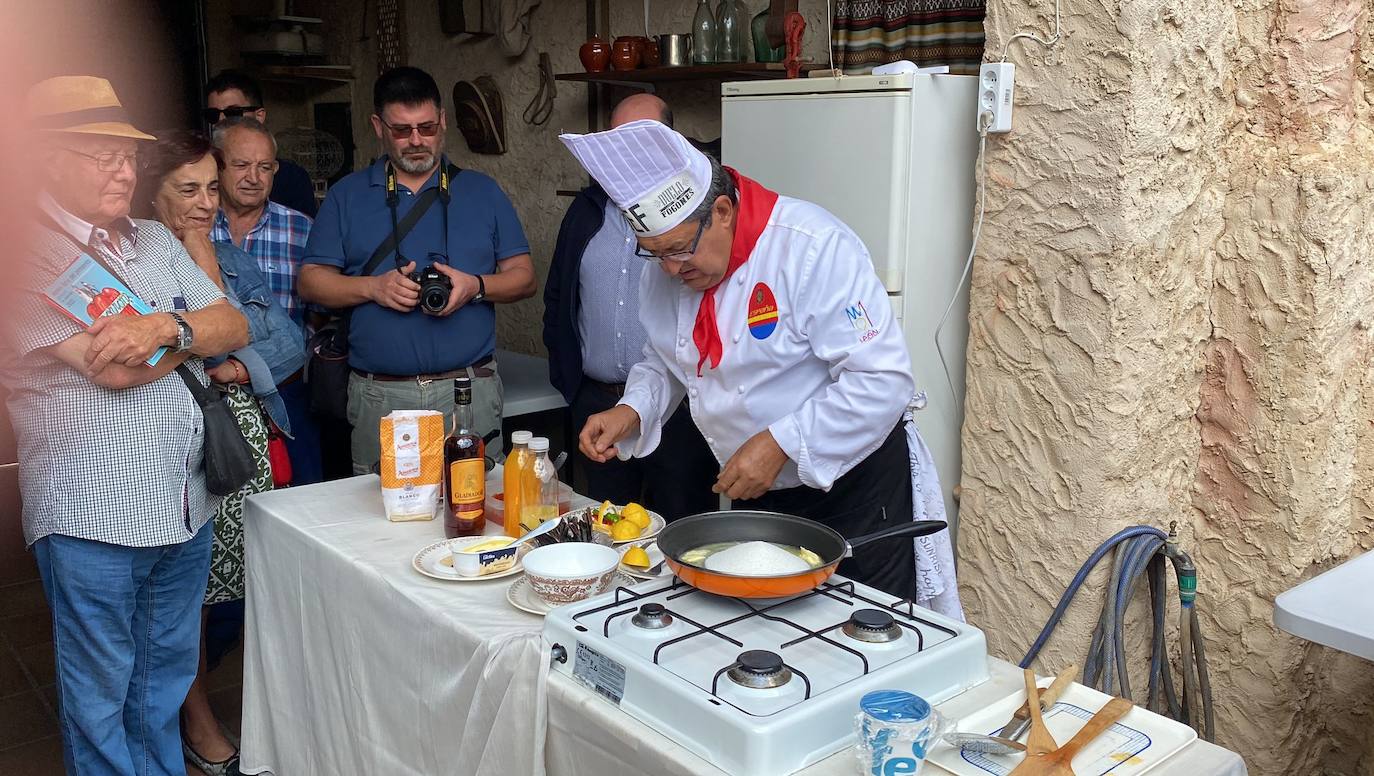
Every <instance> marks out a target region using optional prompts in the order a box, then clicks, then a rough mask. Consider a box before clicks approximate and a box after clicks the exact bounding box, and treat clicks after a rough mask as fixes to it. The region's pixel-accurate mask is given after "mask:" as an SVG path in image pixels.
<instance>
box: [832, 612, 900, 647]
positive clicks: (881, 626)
mask: <svg viewBox="0 0 1374 776" xmlns="http://www.w3.org/2000/svg"><path fill="white" fill-rule="evenodd" d="M841 630H842V631H844V635H846V636H848V637H850V638H852V639H855V640H857V641H867V642H869V643H872V644H882V643H885V642H888V641H896V640H897V639H899V638H901V637H902V629H901V627H900V626H898V625H897V622H896V621H895V620H893V619H892V615H890V614H888V613H887V612H884V611H879V610H878V609H857V610H855V611H854V613H853V614H851V615H850V616H849V622H847V623H845V624H844V627H843V628H842V629H841Z"/></svg>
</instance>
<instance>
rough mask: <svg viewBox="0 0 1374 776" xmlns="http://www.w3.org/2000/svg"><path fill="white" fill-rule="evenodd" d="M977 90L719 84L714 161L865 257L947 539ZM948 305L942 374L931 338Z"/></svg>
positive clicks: (968, 81) (964, 339) (903, 79)
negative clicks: (920, 398) (827, 222)
mask: <svg viewBox="0 0 1374 776" xmlns="http://www.w3.org/2000/svg"><path fill="white" fill-rule="evenodd" d="M976 84H977V78H976V77H974V76H958V75H943V74H941V75H932V74H923V73H900V74H893V75H881V76H875V75H864V76H845V77H843V78H799V79H795V80H776V81H743V82H734V83H726V84H723V85H722V87H721V93H722V100H721V113H722V116H721V119H722V120H721V135H722V148H721V152H722V153H721V155H722V161H724V163H725V164H727V165H729V166H731V167H734V168H736V169H738V170H739V171H740V172H741V173H742V174H744V175H747V176H749V177H750V178H753V179H754V180H757V181H758V182H760V183H762V184H763V185H765V186H767V187H768V188H771V189H773V190H775V191H777V192H778V193H780V194H785V195H788V196H792V197H796V198H798V199H805V200H808V201H811V202H815V203H817V204H819V205H821V206H822V207H824V208H826V209H827V210H829V211H830V212H832V213H834V214H835V215H836V216H838V217H839V218H840V219H841V220H843V221H844V222H845V223H847V224H849V226H850V227H851V228H852V229H853V230H854V231H855V232H857V233H858V235H859V237H860V238H862V239H863V241H864V244H865V245H866V246H867V247H868V251H869V253H870V254H871V255H872V257H873V265H874V268H875V269H877V271H878V277H879V278H881V279H882V281H883V284H884V285H885V286H886V288H887V292H888V297H889V299H890V300H891V302H892V308H893V310H894V312H895V313H896V315H897V317H898V319H900V321H901V323H902V329H903V331H904V332H905V335H906V342H907V347H908V348H909V349H910V351H911V365H912V371H913V373H914V375H915V378H916V387H917V390H918V391H923V392H924V393H925V396H926V404H925V407H924V409H922V410H920V411H919V412H917V413H916V423H917V426H918V427H919V428H920V430H921V435H922V437H924V438H925V441H926V444H927V445H928V446H929V447H930V450H931V453H932V454H933V455H934V457H935V465H936V468H937V469H938V471H939V473H940V484H941V486H942V487H943V488H944V491H945V506H946V509H947V510H948V513H949V520H950V529H951V531H957V522H956V521H957V519H958V511H957V508H956V507H957V505H956V502H955V501H954V498H953V490H954V487H955V486H956V485H958V484H959V471H960V444H959V433H960V428H961V427H962V425H963V420H964V417H963V409H962V407H963V394H964V352H965V347H966V346H967V343H968V287H967V283H964V284H963V287H962V288H960V287H959V282H958V281H959V277H960V274H961V273H962V272H963V268H964V263H965V261H966V260H967V258H968V252H969V244H970V242H971V240H972V228H973V208H974V201H973V200H974V164H975V162H976V159H977V154H978V135H977V133H976V131H975V130H974V105H975V101H976V98H977V90H976ZM951 297H955V302H954V308H953V310H951V312H950V315H949V319H948V322H947V323H946V324H945V326H944V328H943V329H942V330H941V331H940V350H941V351H943V353H944V362H945V365H944V366H942V364H941V359H940V357H939V353H938V352H937V350H936V346H935V333H936V327H937V325H938V324H939V322H940V317H941V314H942V313H944V311H945V308H946V306H947V305H948V304H949V301H950V298H951ZM946 366H947V368H948V376H946ZM956 396H957V397H958V399H957V400H956Z"/></svg>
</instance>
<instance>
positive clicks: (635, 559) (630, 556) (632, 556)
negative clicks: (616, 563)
mask: <svg viewBox="0 0 1374 776" xmlns="http://www.w3.org/2000/svg"><path fill="white" fill-rule="evenodd" d="M620 562H621V563H624V564H625V565H626V566H634V567H635V568H637V569H647V568H649V553H647V552H645V551H644V548H643V547H631V548H630V549H628V550H626V551H625V554H624V555H623V556H621V558H620Z"/></svg>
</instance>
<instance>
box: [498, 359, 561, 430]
mask: <svg viewBox="0 0 1374 776" xmlns="http://www.w3.org/2000/svg"><path fill="white" fill-rule="evenodd" d="M496 366H497V369H499V370H500V372H501V385H502V387H503V388H504V394H503V395H504V402H505V411H504V417H507V418H515V417H519V416H521V415H529V414H530V413H534V412H543V411H545V410H556V409H560V408H562V407H566V406H568V402H567V401H565V400H564V399H563V394H561V393H559V392H558V391H557V390H556V389H555V388H554V387H553V386H552V385H551V384H550V383H549V360H548V359H547V358H540V357H538V356H527V355H525V354H524V353H516V352H514V351H510V350H497V351H496Z"/></svg>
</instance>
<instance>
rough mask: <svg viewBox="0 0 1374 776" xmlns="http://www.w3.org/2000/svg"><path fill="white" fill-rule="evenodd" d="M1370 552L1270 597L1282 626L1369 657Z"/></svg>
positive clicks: (1373, 583)
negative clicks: (1275, 596)
mask: <svg viewBox="0 0 1374 776" xmlns="http://www.w3.org/2000/svg"><path fill="white" fill-rule="evenodd" d="M1371 587H1374V551H1371V552H1366V553H1364V554H1362V555H1358V556H1356V557H1354V558H1351V559H1350V560H1348V561H1346V562H1345V563H1342V564H1341V565H1339V566H1337V567H1335V568H1333V569H1331V570H1330V571H1327V572H1325V573H1323V574H1320V575H1319V576H1316V577H1313V578H1312V579H1309V580H1307V581H1306V582H1303V583H1302V584H1300V585H1298V586H1296V587H1294V588H1292V589H1290V590H1287V591H1284V592H1283V593H1280V594H1279V596H1278V598H1276V599H1274V624H1275V625H1276V626H1278V627H1279V628H1280V629H1281V630H1284V631H1287V632H1288V633H1291V634H1293V635H1294V636H1301V637H1302V638H1305V639H1307V640H1308V641H1315V642H1317V643H1318V644H1324V645H1326V646H1328V647H1331V648H1333V649H1339V650H1340V651H1342V652H1349V653H1350V654H1352V655H1359V656H1360V657H1362V658H1364V659H1366V660H1374V598H1371V597H1370V595H1369V589H1370V588H1371Z"/></svg>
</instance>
